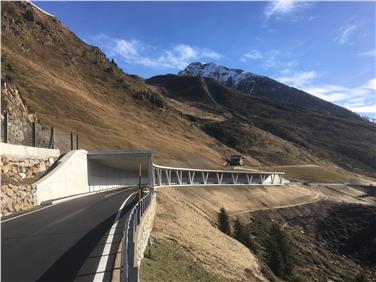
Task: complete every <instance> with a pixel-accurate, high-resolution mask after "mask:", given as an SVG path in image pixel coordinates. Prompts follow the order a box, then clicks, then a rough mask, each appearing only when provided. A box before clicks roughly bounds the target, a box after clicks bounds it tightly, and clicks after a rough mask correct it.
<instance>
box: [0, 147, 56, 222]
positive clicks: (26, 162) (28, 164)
mask: <svg viewBox="0 0 376 282" xmlns="http://www.w3.org/2000/svg"><path fill="white" fill-rule="evenodd" d="M59 155H60V152H59V150H51V149H44V148H34V147H27V146H22V145H13V144H5V143H0V156H1V160H0V168H1V192H0V198H1V209H0V216H7V215H11V214H13V213H15V212H21V211H27V210H29V209H31V208H32V207H34V206H36V205H37V197H36V188H33V187H32V185H31V183H33V182H34V181H36V179H38V178H39V177H40V176H42V175H43V174H44V173H46V171H47V170H48V169H49V168H50V167H51V166H52V165H53V164H54V162H55V161H56V159H57V158H58V157H59Z"/></svg>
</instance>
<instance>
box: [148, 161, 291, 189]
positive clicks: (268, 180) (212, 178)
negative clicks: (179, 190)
mask: <svg viewBox="0 0 376 282" xmlns="http://www.w3.org/2000/svg"><path fill="white" fill-rule="evenodd" d="M153 169H154V185H155V186H176V185H178V186H180V185H281V184H283V183H284V175H285V173H284V172H266V171H245V170H211V169H193V168H192V169H190V168H176V167H166V166H160V165H156V164H153Z"/></svg>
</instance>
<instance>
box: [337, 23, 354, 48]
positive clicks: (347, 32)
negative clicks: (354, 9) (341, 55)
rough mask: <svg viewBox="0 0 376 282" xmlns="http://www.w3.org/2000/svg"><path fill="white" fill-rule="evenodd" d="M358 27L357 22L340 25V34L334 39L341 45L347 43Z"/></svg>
mask: <svg viewBox="0 0 376 282" xmlns="http://www.w3.org/2000/svg"><path fill="white" fill-rule="evenodd" d="M357 28H358V25H357V24H350V25H345V26H342V27H340V29H339V34H338V35H337V36H336V37H335V38H334V41H335V42H336V43H337V44H339V45H344V44H346V43H347V42H348V41H349V40H350V38H351V35H352V34H353V33H354V31H355V30H356V29H357Z"/></svg>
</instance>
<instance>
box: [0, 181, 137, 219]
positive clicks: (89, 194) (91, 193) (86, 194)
mask: <svg viewBox="0 0 376 282" xmlns="http://www.w3.org/2000/svg"><path fill="white" fill-rule="evenodd" d="M131 188H134V187H129V188H127V189H125V190H122V191H121V192H124V191H128V190H129V189H131ZM116 189H124V188H116ZM104 192H108V191H106V190H103V191H97V192H90V193H85V194H84V195H78V196H72V197H68V198H67V199H62V200H56V201H53V202H52V204H50V205H48V206H45V207H43V208H39V209H36V210H33V211H30V212H26V213H23V214H20V215H17V216H14V217H11V218H8V219H5V220H0V222H1V223H5V222H7V221H11V220H13V219H16V218H19V217H22V216H25V215H29V214H32V213H35V212H38V211H41V210H44V209H48V208H51V207H54V206H56V205H58V204H61V203H64V202H67V201H70V200H74V199H77V198H80V197H83V196H91V195H95V194H99V193H104ZM116 193H117V192H116ZM119 193H120V192H119ZM113 194H115V193H112V194H109V195H113ZM105 197H107V195H106V196H105Z"/></svg>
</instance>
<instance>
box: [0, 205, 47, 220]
mask: <svg viewBox="0 0 376 282" xmlns="http://www.w3.org/2000/svg"><path fill="white" fill-rule="evenodd" d="M53 206H54V205H49V206H46V207H43V208H40V209H36V210H34V211H31V212H27V213H23V214H20V215H17V216H15V217H11V218H8V219H5V220H1V223H2V224H3V223H5V222H7V221H11V220H13V219H16V218H19V217H21V216H25V215H28V214H32V213H35V212H37V211H41V210H45V209H48V208H50V207H53Z"/></svg>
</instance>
